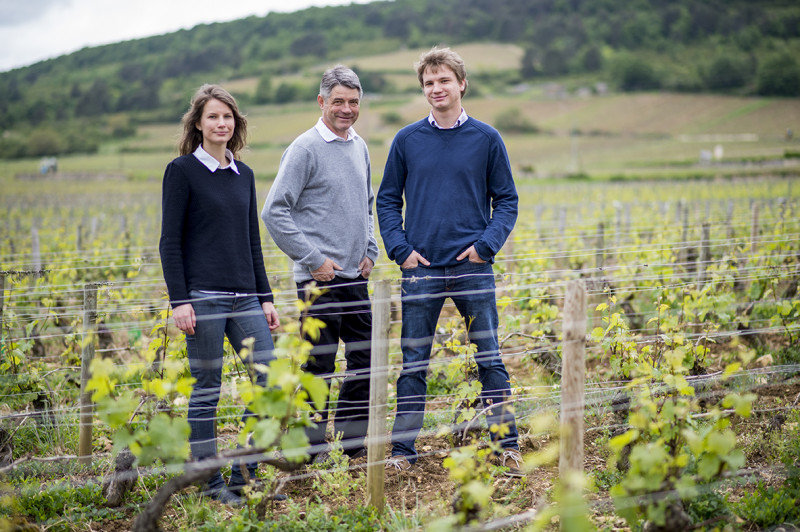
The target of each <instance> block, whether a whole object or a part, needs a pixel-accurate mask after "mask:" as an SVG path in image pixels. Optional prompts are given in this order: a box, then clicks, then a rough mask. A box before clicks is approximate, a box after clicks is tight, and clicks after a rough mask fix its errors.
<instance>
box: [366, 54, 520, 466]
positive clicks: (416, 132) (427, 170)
mask: <svg viewBox="0 0 800 532" xmlns="http://www.w3.org/2000/svg"><path fill="white" fill-rule="evenodd" d="M416 67H417V75H418V78H419V81H420V84H421V85H422V91H423V93H424V94H425V98H426V99H427V100H428V103H429V104H430V106H431V111H430V114H429V115H428V116H427V117H425V118H424V119H422V120H420V121H419V122H416V123H413V124H411V125H408V126H406V127H404V128H403V129H401V130H400V131H399V132H398V133H397V136H395V138H394V141H393V142H392V146H391V148H390V150H389V157H388V159H387V161H386V168H385V171H384V174H383V181H382V182H381V186H380V189H379V191H378V196H377V200H376V211H377V214H378V223H379V226H380V230H381V235H382V236H383V241H384V245H385V247H386V252H387V254H388V256H389V258H390V259H391V260H393V261H395V262H396V263H397V264H399V265H400V268H401V271H402V284H401V287H402V295H401V300H402V314H403V325H402V338H401V348H402V351H403V371H402V372H401V374H400V378H399V379H398V381H397V417H396V418H395V422H394V427H393V429H392V458H391V459H390V460H389V462H388V463H387V467H390V468H395V469H397V470H404V469H408V468H409V467H411V464H413V463H414V461H415V460H416V458H417V454H416V450H415V448H414V442H415V440H416V438H417V435H418V434H419V431H420V429H421V428H422V420H423V415H424V411H425V394H426V390H427V385H426V372H427V368H428V361H429V359H430V354H431V346H432V343H433V336H434V332H435V330H436V322H437V320H438V318H439V314H440V312H441V309H442V305H443V303H444V300H445V298H447V297H449V298H451V299H452V300H453V302H454V303H455V305H456V308H458V311H459V312H460V313H461V315H462V316H463V318H464V319H465V321H466V323H467V328H468V333H469V339H470V342H471V343H474V344H476V345H477V347H478V351H477V353H476V354H475V361H476V362H477V364H478V372H479V379H480V382H481V384H482V386H483V388H482V392H481V398H482V400H483V403H484V405H485V406H489V405H492V404H493V405H496V406H495V407H494V408H492V409H490V410H489V414H488V416H487V421H488V423H489V426H490V427H491V426H492V425H497V426H501V427H502V428H501V430H500V432H499V433H495V434H493V438H494V439H496V440H498V441H499V442H500V445H501V447H502V448H503V451H504V452H503V453H502V455H501V456H499V457H498V461H499V463H500V464H501V465H504V466H506V467H508V468H509V469H508V470H507V472H506V474H507V475H510V476H521V474H522V473H521V471H520V467H521V465H522V459H521V456H520V454H519V446H518V444H517V429H516V424H515V420H514V415H513V413H512V412H511V411H510V409H509V406H508V403H507V401H508V400H509V399H510V386H509V378H508V372H507V371H506V368H505V365H504V364H503V361H502V360H501V358H500V352H499V344H498V340H497V326H498V315H497V306H496V303H495V284H494V275H493V273H492V262H493V261H494V256H495V254H497V252H498V251H500V248H501V247H502V246H503V243H504V242H505V241H506V238H508V235H509V233H510V232H511V230H512V229H513V227H514V223H515V222H516V219H517V191H516V187H515V186H514V180H513V177H512V175H511V167H510V164H509V161H508V154H507V153H506V148H505V145H504V144H503V140H502V139H501V138H500V134H499V133H498V132H497V131H496V130H495V129H494V128H492V127H491V126H489V125H488V124H484V123H483V122H479V121H478V120H475V119H474V118H472V117H469V116H467V113H466V111H464V109H463V108H462V107H461V98H462V97H463V96H464V93H465V91H466V89H467V76H466V69H465V67H464V62H463V60H462V59H461V57H459V56H458V54H456V53H455V52H453V51H452V50H450V49H449V48H434V49H433V50H431V51H430V52H428V53H426V54H424V55H423V56H422V58H421V59H420V62H419V63H417V65H416ZM404 200H405V218H404V217H403V205H404ZM501 403H504V404H501Z"/></svg>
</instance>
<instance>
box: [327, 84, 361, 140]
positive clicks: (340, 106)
mask: <svg viewBox="0 0 800 532" xmlns="http://www.w3.org/2000/svg"><path fill="white" fill-rule="evenodd" d="M317 101H318V102H319V107H320V109H322V121H323V122H325V125H326V126H328V129H330V130H331V131H333V132H334V133H336V134H337V135H339V136H340V137H342V138H345V139H346V138H347V130H348V129H350V126H352V125H353V124H355V123H356V120H358V108H359V105H360V103H361V102H360V100H359V98H358V89H350V88H347V87H345V86H343V85H336V86H335V87H334V88H333V90H331V95H330V97H328V99H327V100H325V99H323V98H322V96H317Z"/></svg>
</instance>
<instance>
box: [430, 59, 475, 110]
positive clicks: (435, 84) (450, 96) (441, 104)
mask: <svg viewBox="0 0 800 532" xmlns="http://www.w3.org/2000/svg"><path fill="white" fill-rule="evenodd" d="M466 86H467V80H461V82H459V81H458V78H457V77H456V73H455V72H453V71H452V69H450V67H448V66H444V65H442V66H440V67H438V68H436V69H433V68H426V69H425V72H423V73H422V92H423V93H424V94H425V98H427V100H428V103H429V104H430V105H431V107H432V108H433V109H434V110H436V111H439V112H442V113H444V112H447V111H453V110H456V109H457V110H459V111H460V110H461V91H463V90H464V89H465V88H466Z"/></svg>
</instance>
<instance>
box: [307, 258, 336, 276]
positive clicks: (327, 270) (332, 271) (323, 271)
mask: <svg viewBox="0 0 800 532" xmlns="http://www.w3.org/2000/svg"><path fill="white" fill-rule="evenodd" d="M337 270H338V271H342V267H341V266H339V265H338V264H336V263H335V262H333V261H332V260H331V259H329V258H327V257H326V258H325V262H323V263H322V266H320V267H319V268H317V269H316V270H311V277H313V278H314V280H315V281H333V278H334V277H336V271H337Z"/></svg>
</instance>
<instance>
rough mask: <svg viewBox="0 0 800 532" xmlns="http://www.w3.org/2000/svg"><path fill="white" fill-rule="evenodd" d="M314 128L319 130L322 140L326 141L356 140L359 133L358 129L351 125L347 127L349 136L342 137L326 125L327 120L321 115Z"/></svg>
mask: <svg viewBox="0 0 800 532" xmlns="http://www.w3.org/2000/svg"><path fill="white" fill-rule="evenodd" d="M314 129H316V130H317V133H319V134H320V136H321V137H322V140H324V141H325V142H333V141H336V140H338V141H340V142H350V141H351V140H355V139H357V138H358V133H356V130H355V129H353V128H352V127H351V128H348V129H347V138H346V139H343V138H342V137H340V136H339V135H337V134H336V133H334V132H333V131H331V130H330V128H329V127H328V126H326V125H325V122H324V121H323V120H322V117H319V120H317V123H316V124H315V125H314Z"/></svg>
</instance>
